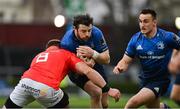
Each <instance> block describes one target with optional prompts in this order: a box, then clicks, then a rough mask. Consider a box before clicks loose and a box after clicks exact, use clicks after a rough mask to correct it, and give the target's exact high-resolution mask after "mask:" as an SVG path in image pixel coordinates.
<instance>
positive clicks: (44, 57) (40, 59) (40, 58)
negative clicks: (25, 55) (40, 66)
mask: <svg viewBox="0 0 180 109" xmlns="http://www.w3.org/2000/svg"><path fill="white" fill-rule="evenodd" d="M48 55H49V53H41V54H40V55H39V56H38V57H37V59H36V63H38V62H46V61H47V59H48Z"/></svg>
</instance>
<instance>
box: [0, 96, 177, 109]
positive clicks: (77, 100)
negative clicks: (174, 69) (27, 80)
mask: <svg viewBox="0 0 180 109" xmlns="http://www.w3.org/2000/svg"><path fill="white" fill-rule="evenodd" d="M130 97H131V95H126V94H124V95H122V97H121V99H120V101H119V102H117V103H115V102H114V99H112V98H111V97H109V108H123V107H124V106H125V104H126V102H127V100H128V99H129V98H130ZM69 98H70V108H89V107H90V99H89V97H80V96H77V95H69ZM5 100H6V98H0V107H2V105H3V104H4V102H5ZM161 101H162V102H165V103H166V104H168V105H169V106H170V107H171V108H178V105H176V104H175V103H174V102H173V101H172V100H170V99H169V98H166V97H165V98H162V99H161ZM27 107H28V108H32V107H34V108H35V107H36V108H40V107H42V106H41V105H40V104H38V103H37V102H33V103H31V104H29V105H28V106H27Z"/></svg>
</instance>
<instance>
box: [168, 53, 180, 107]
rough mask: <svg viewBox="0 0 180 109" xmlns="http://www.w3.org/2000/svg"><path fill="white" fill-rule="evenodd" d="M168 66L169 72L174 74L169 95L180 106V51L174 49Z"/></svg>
mask: <svg viewBox="0 0 180 109" xmlns="http://www.w3.org/2000/svg"><path fill="white" fill-rule="evenodd" d="M168 67H169V70H170V72H171V73H172V74H174V75H175V81H174V84H173V88H172V90H171V96H170V97H171V99H173V100H174V101H175V102H176V103H177V104H178V105H179V106H180V51H177V50H174V53H173V55H172V58H171V61H170V62H169V66H168Z"/></svg>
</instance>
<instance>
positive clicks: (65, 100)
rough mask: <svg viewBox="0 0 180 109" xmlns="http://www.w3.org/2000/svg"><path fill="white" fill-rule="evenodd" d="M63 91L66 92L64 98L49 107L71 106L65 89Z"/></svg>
mask: <svg viewBox="0 0 180 109" xmlns="http://www.w3.org/2000/svg"><path fill="white" fill-rule="evenodd" d="M63 93H64V94H63V97H62V99H61V100H60V101H59V102H58V103H57V104H55V105H54V106H52V107H49V108H68V106H69V97H68V95H67V94H66V93H65V92H64V91H63Z"/></svg>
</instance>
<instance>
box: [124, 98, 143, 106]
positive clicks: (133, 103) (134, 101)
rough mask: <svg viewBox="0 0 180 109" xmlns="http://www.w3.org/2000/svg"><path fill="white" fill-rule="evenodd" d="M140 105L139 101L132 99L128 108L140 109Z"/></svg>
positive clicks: (128, 103)
mask: <svg viewBox="0 0 180 109" xmlns="http://www.w3.org/2000/svg"><path fill="white" fill-rule="evenodd" d="M139 105H140V102H139V101H138V100H137V99H130V100H129V101H128V102H127V104H126V106H125V107H126V108H135V107H138V106H139Z"/></svg>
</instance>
